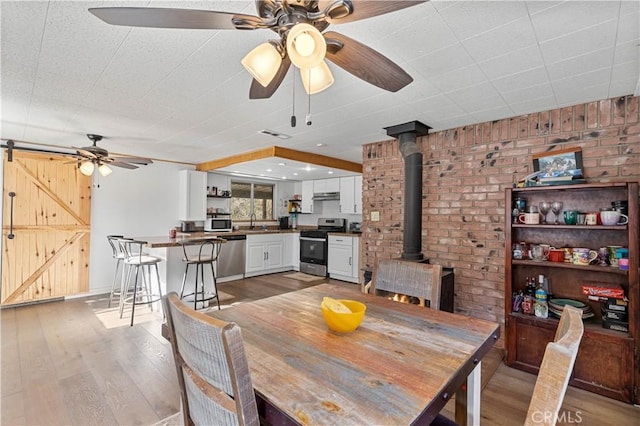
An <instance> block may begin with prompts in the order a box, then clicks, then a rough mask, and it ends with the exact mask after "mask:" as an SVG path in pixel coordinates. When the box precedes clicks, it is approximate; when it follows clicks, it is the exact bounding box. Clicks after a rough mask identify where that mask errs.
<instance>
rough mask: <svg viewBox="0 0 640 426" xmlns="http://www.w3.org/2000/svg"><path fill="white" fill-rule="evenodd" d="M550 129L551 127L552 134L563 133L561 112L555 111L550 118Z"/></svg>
mask: <svg viewBox="0 0 640 426" xmlns="http://www.w3.org/2000/svg"><path fill="white" fill-rule="evenodd" d="M549 127H551V133H552V134H557V133H560V132H562V122H561V121H560V110H559V109H554V110H553V111H551V113H550V116H549Z"/></svg>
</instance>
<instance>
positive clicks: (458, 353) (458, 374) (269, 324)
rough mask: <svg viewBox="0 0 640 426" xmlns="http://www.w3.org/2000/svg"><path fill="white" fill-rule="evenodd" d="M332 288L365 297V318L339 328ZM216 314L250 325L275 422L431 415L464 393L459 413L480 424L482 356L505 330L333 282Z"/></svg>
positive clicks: (390, 420)
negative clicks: (330, 307)
mask: <svg viewBox="0 0 640 426" xmlns="http://www.w3.org/2000/svg"><path fill="white" fill-rule="evenodd" d="M324 296H330V297H334V298H337V299H352V300H358V301H360V302H363V303H364V304H365V305H366V307H367V309H366V314H365V317H364V320H363V321H362V323H361V324H360V326H359V327H358V328H357V329H356V330H355V331H353V332H351V333H346V334H340V333H335V332H333V331H330V330H329V329H328V328H327V326H326V324H325V322H324V320H323V318H322V313H321V309H320V303H321V301H322V298H323V297H324ZM207 315H212V316H214V317H216V318H220V319H222V320H225V321H229V322H235V323H237V324H238V325H239V326H240V327H241V329H242V336H243V339H244V343H245V350H246V354H247V358H248V362H249V367H250V371H251V378H252V381H253V386H254V389H255V391H256V396H257V400H258V406H259V410H260V411H261V414H262V415H263V416H264V417H265V418H266V419H267V421H268V422H270V423H271V424H303V425H410V424H429V423H431V421H432V420H433V419H434V418H435V417H436V416H437V415H438V413H439V412H440V410H441V409H442V408H443V407H444V406H445V405H446V403H447V401H449V399H451V397H452V396H453V395H454V394H457V395H458V396H457V397H456V398H457V399H458V400H457V401H456V419H457V420H458V421H461V422H462V423H466V424H476V425H477V424H479V418H480V365H481V359H482V357H483V356H484V355H485V354H486V353H487V352H488V351H489V350H490V349H491V347H492V346H493V345H494V343H495V342H496V340H497V339H498V335H499V332H500V328H499V325H498V324H496V323H493V322H489V321H485V320H480V319H475V318H470V317H467V316H463V315H460V314H452V313H449V312H442V311H437V310H434V309H429V308H424V307H421V306H418V305H409V304H403V303H398V302H394V301H391V300H388V299H387V298H386V297H382V296H375V295H370V294H364V293H361V292H360V291H359V287H357V286H353V287H351V286H344V285H334V284H320V285H317V286H314V287H309V288H306V289H303V290H298V291H293V292H289V293H284V294H281V295H278V296H273V297H269V298H266V299H261V300H257V301H253V302H248V303H244V304H239V305H236V306H233V307H231V308H228V309H223V310H221V311H213V312H210V313H208V314H207ZM465 385H466V386H465Z"/></svg>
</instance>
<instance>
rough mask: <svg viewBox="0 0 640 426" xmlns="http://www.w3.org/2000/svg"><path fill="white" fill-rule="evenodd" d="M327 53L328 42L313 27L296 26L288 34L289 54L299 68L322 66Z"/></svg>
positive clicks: (306, 25)
mask: <svg viewBox="0 0 640 426" xmlns="http://www.w3.org/2000/svg"><path fill="white" fill-rule="evenodd" d="M326 53H327V42H326V41H325V39H324V37H323V36H322V34H320V31H318V29H317V28H316V27H314V26H313V25H309V24H305V23H302V24H296V25H294V26H293V28H291V29H290V30H289V33H288V34H287V54H288V55H289V59H291V62H292V63H293V64H294V65H295V66H297V67H298V68H313V67H315V66H318V65H320V63H321V62H322V61H323V60H324V57H325V55H326Z"/></svg>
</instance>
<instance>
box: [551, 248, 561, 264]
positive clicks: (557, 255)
mask: <svg viewBox="0 0 640 426" xmlns="http://www.w3.org/2000/svg"><path fill="white" fill-rule="evenodd" d="M549 261H550V262H564V250H557V249H551V250H549Z"/></svg>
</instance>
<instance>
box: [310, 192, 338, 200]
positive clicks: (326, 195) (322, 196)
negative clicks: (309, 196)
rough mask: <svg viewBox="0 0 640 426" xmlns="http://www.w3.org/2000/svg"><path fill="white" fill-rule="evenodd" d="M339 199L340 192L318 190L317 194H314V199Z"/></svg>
mask: <svg viewBox="0 0 640 426" xmlns="http://www.w3.org/2000/svg"><path fill="white" fill-rule="evenodd" d="M339 199H340V193H339V192H316V193H315V194H313V201H329V200H339Z"/></svg>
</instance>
